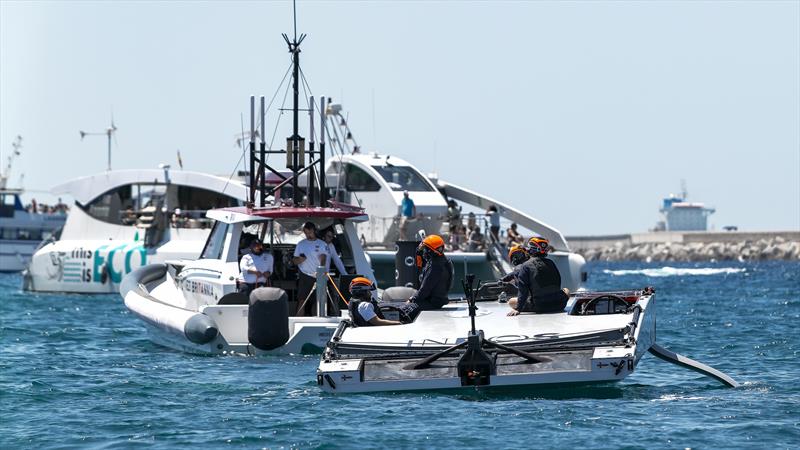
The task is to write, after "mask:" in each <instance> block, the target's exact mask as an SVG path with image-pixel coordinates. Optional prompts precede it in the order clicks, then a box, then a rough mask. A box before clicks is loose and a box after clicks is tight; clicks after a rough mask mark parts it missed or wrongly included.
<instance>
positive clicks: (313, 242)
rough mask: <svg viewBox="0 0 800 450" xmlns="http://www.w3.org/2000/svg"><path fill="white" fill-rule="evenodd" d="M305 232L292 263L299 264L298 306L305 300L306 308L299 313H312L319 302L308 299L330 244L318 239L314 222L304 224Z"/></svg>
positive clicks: (325, 260) (324, 262)
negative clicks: (318, 268)
mask: <svg viewBox="0 0 800 450" xmlns="http://www.w3.org/2000/svg"><path fill="white" fill-rule="evenodd" d="M303 233H304V234H305V236H306V238H305V239H303V240H302V241H300V242H298V243H297V246H296V247H295V248H294V257H293V258H292V263H294V264H295V265H296V266H297V272H298V273H297V276H298V280H297V302H298V306H299V305H302V304H303V303H304V302H305V305H306V306H305V310H304V311H299V310H298V311H297V313H298V314H301V313H306V314H311V313H312V312H313V309H314V308H316V304H317V302H315V301H306V300H307V299H308V298H309V296H310V294H311V291H312V290H313V289H314V284H315V283H316V282H317V267H319V266H325V265H326V263H327V255H328V245H327V244H325V242H324V241H323V240H322V239H317V226H316V225H315V224H314V222H306V223H304V224H303Z"/></svg>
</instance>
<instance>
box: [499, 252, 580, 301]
mask: <svg viewBox="0 0 800 450" xmlns="http://www.w3.org/2000/svg"><path fill="white" fill-rule="evenodd" d="M549 251H550V243H549V242H548V241H547V239H544V238H540V237H532V238H530V239H529V240H528V244H527V246H526V248H525V249H524V252H525V253H527V254H528V256H529V258H528V259H527V261H525V262H523V263H522V264H521V265H519V266H517V270H515V273H516V281H517V283H516V284H517V289H519V296H518V297H517V298H516V299H514V298H512V299H511V300H509V301H508V306H510V307H511V308H512V310H511V311H510V312H509V313H508V315H509V316H516V315H518V314H519V313H521V312H535V313H552V312H561V311H563V310H564V307H565V306H567V300H569V291H568V290H567V289H561V274H560V273H559V272H558V267H556V264H555V263H554V262H553V261H552V260H550V259H547V253H548V252H549Z"/></svg>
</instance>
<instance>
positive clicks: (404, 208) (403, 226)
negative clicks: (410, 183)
mask: <svg viewBox="0 0 800 450" xmlns="http://www.w3.org/2000/svg"><path fill="white" fill-rule="evenodd" d="M416 216H417V206H416V205H415V204H414V200H411V197H409V195H408V191H403V200H402V201H401V202H400V240H401V241H405V240H406V239H407V238H408V237H407V236H406V231H407V230H408V222H410V221H411V220H413V219H414V217H416Z"/></svg>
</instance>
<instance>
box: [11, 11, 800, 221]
mask: <svg viewBox="0 0 800 450" xmlns="http://www.w3.org/2000/svg"><path fill="white" fill-rule="evenodd" d="M298 15H299V19H298V27H299V29H300V31H302V32H305V33H308V35H309V36H308V38H307V39H306V41H305V43H304V44H303V47H302V50H303V53H302V64H303V68H304V72H305V73H306V75H307V77H308V79H309V81H310V83H311V87H312V89H313V91H314V94H316V95H317V96H319V95H322V94H324V95H329V96H332V97H334V99H335V100H336V101H341V102H342V103H343V105H344V107H345V109H346V110H347V111H349V113H350V121H349V122H350V124H351V126H352V127H353V129H354V132H355V134H356V138H357V139H358V140H359V141H360V143H361V144H362V147H363V148H364V149H365V150H366V151H372V150H378V151H381V152H387V153H390V154H394V155H397V156H401V157H403V158H405V159H408V160H410V161H411V162H413V163H415V164H417V165H418V166H419V167H420V168H421V169H423V170H424V171H433V170H436V171H437V172H438V173H439V174H440V176H441V178H442V179H445V180H449V181H451V182H453V183H456V184H462V185H465V186H468V187H471V188H473V189H476V190H478V191H481V192H484V193H487V194H489V195H492V196H494V197H496V198H498V199H500V200H504V201H506V202H508V203H511V204H513V205H515V206H518V207H520V208H522V209H523V210H526V211H529V212H531V213H533V214H534V215H535V216H537V217H539V218H540V219H542V220H544V221H546V222H548V223H551V224H552V225H554V226H556V227H557V228H559V229H560V230H561V231H562V232H564V233H565V234H568V235H570V234H602V233H622V232H634V231H645V230H647V229H648V228H649V227H652V226H653V225H654V223H655V222H656V220H657V219H658V218H659V214H658V207H659V205H660V200H661V198H662V197H664V196H666V195H668V194H669V193H670V192H677V191H678V190H679V186H680V180H681V178H685V179H686V181H687V184H688V188H689V194H690V199H691V200H695V201H704V202H706V203H707V204H709V205H711V206H714V207H716V208H717V213H716V214H714V215H712V216H711V218H710V223H711V224H713V225H715V226H716V227H717V228H721V227H722V226H724V225H738V226H739V227H740V229H743V230H745V229H746V230H777V229H794V230H797V229H800V3H799V2H797V1H778V2H722V1H713V2H638V1H637V2H569V3H556V2H378V1H375V2H299V4H298ZM290 30H291V3H290V2H288V1H280V2H278V1H276V2H208V3H191V2H149V3H148V2H128V3H126V2H69V1H58V2H10V1H6V0H2V1H0V146H2V149H3V154H4V157H5V155H7V154H8V151H9V150H10V148H11V142H12V141H13V139H14V136H15V135H17V134H21V135H23V136H24V138H25V142H24V144H25V148H24V155H23V157H22V158H21V159H20V160H19V161H18V162H17V164H16V166H15V175H14V176H13V178H12V179H13V180H14V181H16V180H17V179H18V175H19V173H20V172H24V173H25V181H24V185H25V187H26V188H29V189H48V188H50V187H52V186H53V185H55V184H57V183H60V182H62V181H66V180H68V179H70V178H73V177H76V176H80V175H88V174H91V173H95V172H99V171H102V170H104V169H105V165H106V144H105V141H104V138H101V137H98V138H93V139H89V138H87V139H86V140H84V141H83V142H81V140H80V137H79V135H78V130H80V129H84V130H90V131H98V130H103V129H104V127H106V126H107V124H108V122H109V115H110V112H111V110H112V108H113V111H114V116H115V120H116V124H117V126H118V127H119V131H118V135H117V138H118V141H119V147H118V148H117V149H115V153H114V157H113V166H114V168H139V167H155V166H156V165H157V164H158V163H160V162H165V163H171V164H173V166H175V165H176V163H175V152H176V149H178V148H180V149H181V153H182V155H183V160H184V163H185V167H186V168H187V169H193V170H201V171H209V172H214V173H218V174H222V173H229V172H230V171H231V170H232V169H233V166H234V165H235V163H236V161H237V160H238V158H239V155H240V153H239V151H238V150H237V148H236V147H235V146H234V135H235V134H237V133H238V132H239V129H240V114H241V113H242V112H245V111H246V108H247V103H248V96H249V95H250V94H264V95H267V96H270V95H272V93H273V92H274V91H275V89H276V87H277V86H278V83H279V81H280V79H281V77H282V76H283V74H284V72H285V70H286V68H287V67H288V64H289V55H288V53H287V51H286V46H285V44H284V42H283V39H282V38H281V36H280V33H281V32H290ZM373 105H374V107H373ZM274 118H275V114H271V115H270V117H269V118H268V119H269V120H271V121H273V122H272V123H274ZM282 123H285V124H286V125H288V123H289V121H288V120H286V121H282ZM278 135H279V136H281V137H283V136H286V135H288V128H286V127H284V128H283V129H282V130H281V131H279V134H278ZM3 163H5V158H4V160H3Z"/></svg>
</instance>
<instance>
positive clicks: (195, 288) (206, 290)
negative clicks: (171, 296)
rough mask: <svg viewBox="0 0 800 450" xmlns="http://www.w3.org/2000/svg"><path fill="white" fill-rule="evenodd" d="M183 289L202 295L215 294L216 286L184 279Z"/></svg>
mask: <svg viewBox="0 0 800 450" xmlns="http://www.w3.org/2000/svg"><path fill="white" fill-rule="evenodd" d="M183 290H184V291H187V292H193V293H195V294H200V295H208V296H212V295H214V287H213V286H212V285H210V284H208V283H203V282H202V281H194V280H183Z"/></svg>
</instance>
